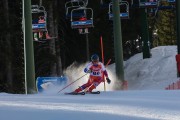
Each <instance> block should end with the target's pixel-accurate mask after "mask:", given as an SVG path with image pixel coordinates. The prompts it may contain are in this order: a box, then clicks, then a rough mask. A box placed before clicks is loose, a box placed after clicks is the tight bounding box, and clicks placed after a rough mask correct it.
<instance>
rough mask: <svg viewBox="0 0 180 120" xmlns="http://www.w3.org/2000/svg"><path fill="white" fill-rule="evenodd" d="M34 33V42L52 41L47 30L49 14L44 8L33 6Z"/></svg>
mask: <svg viewBox="0 0 180 120" xmlns="http://www.w3.org/2000/svg"><path fill="white" fill-rule="evenodd" d="M31 12H32V31H33V40H34V41H38V42H39V41H46V40H47V39H50V37H49V35H48V30H47V22H46V21H47V12H46V10H45V8H44V7H43V6H38V5H32V6H31Z"/></svg>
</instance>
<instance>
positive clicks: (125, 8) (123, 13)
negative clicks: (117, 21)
mask: <svg viewBox="0 0 180 120" xmlns="http://www.w3.org/2000/svg"><path fill="white" fill-rule="evenodd" d="M119 6H120V15H119V16H120V18H121V19H129V3H128V2H127V1H121V2H119ZM108 14H109V20H113V13H112V2H110V3H109V12H108Z"/></svg>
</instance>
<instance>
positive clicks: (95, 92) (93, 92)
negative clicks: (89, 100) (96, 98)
mask: <svg viewBox="0 0 180 120" xmlns="http://www.w3.org/2000/svg"><path fill="white" fill-rule="evenodd" d="M100 93H101V92H100V91H92V92H86V94H100Z"/></svg>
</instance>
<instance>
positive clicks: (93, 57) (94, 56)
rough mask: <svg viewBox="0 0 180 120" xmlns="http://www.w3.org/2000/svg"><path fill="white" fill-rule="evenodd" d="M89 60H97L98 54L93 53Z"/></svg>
mask: <svg viewBox="0 0 180 120" xmlns="http://www.w3.org/2000/svg"><path fill="white" fill-rule="evenodd" d="M91 61H92V62H93V61H99V56H98V55H97V54H93V55H92V56H91Z"/></svg>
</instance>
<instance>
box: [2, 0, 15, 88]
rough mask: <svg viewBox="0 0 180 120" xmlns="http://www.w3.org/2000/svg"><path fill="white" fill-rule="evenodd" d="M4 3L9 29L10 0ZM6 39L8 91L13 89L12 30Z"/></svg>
mask: <svg viewBox="0 0 180 120" xmlns="http://www.w3.org/2000/svg"><path fill="white" fill-rule="evenodd" d="M3 3H4V13H5V14H4V17H5V19H6V21H4V23H5V24H6V27H7V29H8V30H9V29H10V26H9V24H10V23H9V22H10V21H9V6H8V0H3ZM5 36H6V37H5V39H6V42H5V45H6V46H7V49H6V58H5V60H6V68H5V72H6V73H5V74H6V78H7V85H8V91H12V87H13V85H12V83H13V81H12V74H13V72H12V58H11V57H12V49H11V48H12V46H11V39H10V38H11V35H10V32H7V34H6V35H5Z"/></svg>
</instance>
